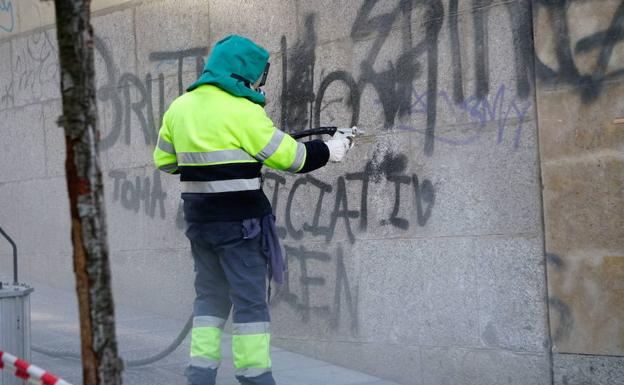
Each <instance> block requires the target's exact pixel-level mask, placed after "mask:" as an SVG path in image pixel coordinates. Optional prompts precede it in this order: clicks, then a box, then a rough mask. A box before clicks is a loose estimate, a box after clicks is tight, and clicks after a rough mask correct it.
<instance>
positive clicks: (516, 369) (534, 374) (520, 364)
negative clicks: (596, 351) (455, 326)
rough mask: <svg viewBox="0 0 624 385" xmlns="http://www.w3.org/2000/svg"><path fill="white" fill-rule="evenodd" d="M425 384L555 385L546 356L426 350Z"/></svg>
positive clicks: (453, 348)
mask: <svg viewBox="0 0 624 385" xmlns="http://www.w3.org/2000/svg"><path fill="white" fill-rule="evenodd" d="M421 352H422V365H423V383H425V384H428V385H442V384H453V385H464V384H465V385H472V384H482V385H501V384H506V385H547V384H550V383H551V375H550V369H549V362H548V361H549V358H548V356H547V355H546V354H526V353H525V354H518V353H513V352H509V351H505V350H472V349H459V348H455V347H450V348H442V347H440V348H438V347H430V348H422V349H421Z"/></svg>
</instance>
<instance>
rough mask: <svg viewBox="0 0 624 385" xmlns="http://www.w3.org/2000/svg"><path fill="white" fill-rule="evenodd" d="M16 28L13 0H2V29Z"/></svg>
mask: <svg viewBox="0 0 624 385" xmlns="http://www.w3.org/2000/svg"><path fill="white" fill-rule="evenodd" d="M14 28H15V13H14V11H13V3H12V1H11V0H0V31H2V32H13V29H14Z"/></svg>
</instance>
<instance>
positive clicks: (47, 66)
mask: <svg viewBox="0 0 624 385" xmlns="http://www.w3.org/2000/svg"><path fill="white" fill-rule="evenodd" d="M11 47H12V53H11V62H12V66H11V70H12V72H13V92H14V95H15V99H14V104H15V106H22V105H25V104H32V103H36V102H41V101H45V100H49V99H58V98H60V96H61V95H60V89H61V86H60V80H59V79H60V75H59V64H58V43H57V41H56V30H54V29H46V30H40V31H36V32H34V33H32V34H30V35H25V36H21V37H18V38H15V39H13V40H12V41H11Z"/></svg>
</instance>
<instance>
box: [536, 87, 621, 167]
mask: <svg viewBox="0 0 624 385" xmlns="http://www.w3.org/2000/svg"><path fill="white" fill-rule="evenodd" d="M622 92H624V83H622V82H611V83H609V84H608V85H606V86H605V88H604V90H603V92H602V94H601V96H600V98H599V99H598V100H597V101H595V102H592V103H589V102H583V100H582V98H581V97H580V92H579V90H578V89H576V90H575V89H569V88H567V89H557V90H552V91H544V92H539V94H538V100H539V127H540V147H541V148H540V155H541V158H542V160H543V161H545V162H546V163H548V162H550V161H556V160H558V159H565V158H566V157H570V158H573V157H579V156H583V155H591V154H592V153H594V152H599V151H615V152H617V151H618V149H621V148H623V146H624V129H622V125H619V124H615V120H616V119H618V118H622V117H624V116H623V115H622V108H623V106H624V103H623V102H622V100H621V98H619V95H622Z"/></svg>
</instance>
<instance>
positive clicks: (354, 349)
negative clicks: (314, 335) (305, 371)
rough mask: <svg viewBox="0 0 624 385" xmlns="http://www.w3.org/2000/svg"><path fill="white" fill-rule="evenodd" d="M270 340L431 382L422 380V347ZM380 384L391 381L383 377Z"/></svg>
mask: <svg viewBox="0 0 624 385" xmlns="http://www.w3.org/2000/svg"><path fill="white" fill-rule="evenodd" d="M271 342H272V343H275V344H276V345H277V346H280V347H283V348H285V349H287V350H289V351H292V352H300V353H302V354H305V355H306V356H312V357H316V358H318V359H320V360H323V361H330V362H333V363H335V364H337V365H341V366H344V367H347V368H351V369H353V370H359V371H362V372H363V373H368V374H371V375H374V376H377V377H381V378H384V379H387V380H390V381H397V382H398V383H401V384H410V385H425V384H428V383H426V382H423V371H424V368H423V366H422V361H421V354H420V348H419V347H417V346H409V345H407V344H400V345H397V344H384V343H377V342H375V343H364V342H355V341H353V342H348V341H336V340H331V341H328V340H314V341H306V342H305V344H302V343H301V340H298V339H295V338H293V339H288V338H282V337H275V336H272V337H271ZM312 383H313V382H312ZM328 383H329V382H328ZM365 384H366V385H368V384H369V383H368V382H366V383H365ZM373 384H377V382H372V383H371V385H373ZM381 384H388V382H383V381H382V382H381ZM388 385H390V384H388Z"/></svg>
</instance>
